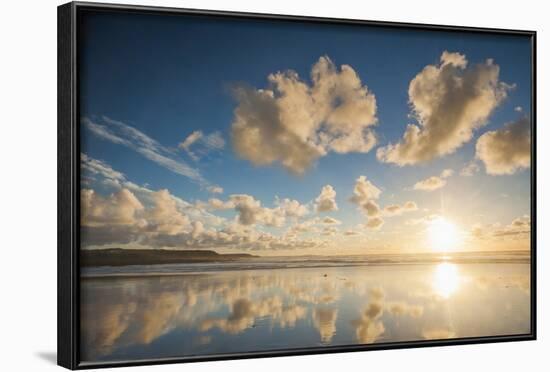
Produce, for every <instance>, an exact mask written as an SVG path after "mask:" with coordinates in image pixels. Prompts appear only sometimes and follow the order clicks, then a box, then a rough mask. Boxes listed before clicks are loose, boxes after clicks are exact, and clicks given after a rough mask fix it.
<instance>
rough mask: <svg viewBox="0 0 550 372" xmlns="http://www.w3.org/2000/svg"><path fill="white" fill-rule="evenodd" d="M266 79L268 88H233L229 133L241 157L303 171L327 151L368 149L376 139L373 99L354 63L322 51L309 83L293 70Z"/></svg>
mask: <svg viewBox="0 0 550 372" xmlns="http://www.w3.org/2000/svg"><path fill="white" fill-rule="evenodd" d="M268 80H269V83H270V86H269V87H268V88H266V89H255V88H251V87H244V86H240V87H238V88H237V89H236V90H235V96H236V99H237V101H238V105H237V107H236V109H235V112H234V120H233V124H232V136H233V145H234V148H235V151H236V152H237V154H238V155H239V156H240V157H241V158H243V159H246V160H248V161H250V162H251V163H252V164H254V165H257V166H265V165H269V164H273V163H280V164H281V165H282V166H283V167H285V168H286V169H287V170H289V171H290V172H292V173H295V174H302V173H304V172H305V171H306V170H307V169H308V168H309V167H311V165H312V164H313V163H314V162H315V161H316V160H317V159H318V158H320V157H322V156H325V155H326V154H327V153H328V152H330V151H334V152H337V153H349V152H368V151H370V150H371V149H372V147H373V146H374V145H375V144H376V136H375V135H374V132H373V131H372V129H371V127H372V126H374V125H375V124H376V122H377V118H376V99H375V96H374V94H372V93H371V92H369V91H368V89H367V87H366V86H365V85H363V84H362V82H361V80H360V79H359V76H358V75H357V73H356V72H355V71H354V70H353V68H352V67H350V66H348V65H342V66H341V67H340V69H338V68H337V67H336V66H335V65H334V64H333V63H332V61H331V60H330V59H329V58H328V57H321V58H320V59H319V61H318V62H317V63H316V64H315V65H314V66H313V67H312V70H311V84H308V83H307V82H305V81H302V80H301V79H300V78H299V76H298V74H297V73H296V72H294V71H291V70H289V71H285V72H277V73H274V74H271V75H269V76H268Z"/></svg>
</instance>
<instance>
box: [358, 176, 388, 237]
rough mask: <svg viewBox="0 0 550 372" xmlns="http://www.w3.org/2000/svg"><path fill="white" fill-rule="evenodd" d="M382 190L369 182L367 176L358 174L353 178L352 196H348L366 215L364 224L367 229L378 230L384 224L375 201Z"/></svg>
mask: <svg viewBox="0 0 550 372" xmlns="http://www.w3.org/2000/svg"><path fill="white" fill-rule="evenodd" d="M381 193H382V191H381V190H380V189H379V188H378V187H376V186H375V185H374V184H373V183H372V182H370V181H369V180H368V179H367V177H365V176H359V178H357V179H356V180H355V186H354V188H353V196H352V197H351V198H350V201H351V202H352V203H355V204H357V205H358V206H359V208H360V210H361V211H363V213H365V214H366V215H367V217H368V219H367V223H366V226H367V227H368V228H369V229H375V230H378V229H380V228H381V227H382V225H383V224H384V220H383V219H382V218H381V217H379V216H378V215H379V214H380V207H379V206H378V204H377V203H376V201H375V199H378V198H379V197H380V194H381Z"/></svg>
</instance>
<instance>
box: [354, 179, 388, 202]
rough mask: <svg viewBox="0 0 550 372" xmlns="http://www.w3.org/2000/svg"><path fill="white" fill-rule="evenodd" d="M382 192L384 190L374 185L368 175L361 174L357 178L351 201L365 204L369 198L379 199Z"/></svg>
mask: <svg viewBox="0 0 550 372" xmlns="http://www.w3.org/2000/svg"><path fill="white" fill-rule="evenodd" d="M381 193H382V191H381V190H380V189H379V188H378V187H376V186H374V185H373V184H372V182H370V181H369V180H368V179H367V177H365V176H359V178H357V180H355V187H354V188H353V196H352V197H351V201H352V202H353V203H355V204H358V205H363V204H364V203H365V202H367V201H368V200H372V199H378V197H379V196H380V194H381Z"/></svg>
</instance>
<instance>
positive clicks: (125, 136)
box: [82, 116, 208, 185]
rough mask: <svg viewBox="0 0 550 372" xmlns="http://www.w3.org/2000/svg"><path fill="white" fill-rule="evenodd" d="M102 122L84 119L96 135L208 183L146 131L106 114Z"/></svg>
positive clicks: (196, 171) (164, 166) (175, 171)
mask: <svg viewBox="0 0 550 372" xmlns="http://www.w3.org/2000/svg"><path fill="white" fill-rule="evenodd" d="M102 122H103V124H99V123H95V122H93V121H92V120H90V119H89V118H83V119H82V123H83V124H84V126H85V127H86V128H88V129H89V130H90V131H91V132H92V133H94V134H95V135H96V136H98V137H100V138H103V139H105V140H107V141H110V142H112V143H115V144H119V145H123V146H126V147H128V148H130V149H132V150H134V151H136V152H137V153H139V154H140V155H142V156H143V157H145V158H146V159H148V160H150V161H152V162H154V163H156V164H157V165H159V166H161V167H163V168H166V169H168V170H170V171H171V172H174V173H176V174H179V175H182V176H185V177H188V178H189V179H191V180H193V181H195V182H197V183H199V184H204V185H207V184H208V182H207V181H206V180H205V179H204V178H203V177H202V175H201V174H200V172H199V171H198V170H197V169H194V168H192V167H191V166H189V165H188V164H187V163H186V162H185V161H183V160H181V159H178V158H177V156H176V155H175V154H174V152H173V151H172V150H170V149H169V148H167V147H164V146H162V145H161V144H160V143H158V142H157V141H156V140H154V139H152V138H151V137H149V136H147V135H146V134H145V133H143V132H141V131H139V130H137V129H136V128H134V127H131V126H129V125H127V124H125V123H123V122H121V121H116V120H112V119H110V118H108V117H105V116H104V117H103V118H102Z"/></svg>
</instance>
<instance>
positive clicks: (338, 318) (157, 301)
mask: <svg viewBox="0 0 550 372" xmlns="http://www.w3.org/2000/svg"><path fill="white" fill-rule="evenodd" d="M196 269H197V268H196ZM198 269H200V268H198ZM529 273H530V266H529V264H526V263H450V262H443V263H429V264H406V265H399V264H378V265H371V266H365V265H363V266H357V265H352V266H343V267H305V268H304V267H301V268H278V269H263V270H253V269H249V270H232V271H212V270H210V271H205V272H203V273H201V272H200V270H194V271H193V272H188V271H186V270H180V272H179V273H178V275H170V273H169V272H163V275H149V276H143V275H140V276H131V275H126V276H119V277H115V276H96V277H83V279H82V281H81V299H82V302H81V311H82V313H81V322H82V323H81V340H82V342H81V359H82V361H85V362H86V361H88V362H92V361H119V360H120V361H122V360H138V359H152V358H168V357H182V356H192V355H213V354H224V353H235V352H248V351H266V350H278V349H289V348H303V347H317V346H328V345H353V344H365V343H367V344H368V343H375V342H376V343H383V342H393V341H414V340H424V339H443V338H460V337H479V336H495V335H516V334H526V333H529V332H530V321H531V320H530V286H529V284H530V277H529Z"/></svg>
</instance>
